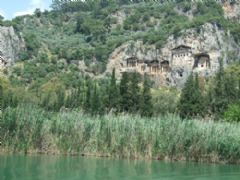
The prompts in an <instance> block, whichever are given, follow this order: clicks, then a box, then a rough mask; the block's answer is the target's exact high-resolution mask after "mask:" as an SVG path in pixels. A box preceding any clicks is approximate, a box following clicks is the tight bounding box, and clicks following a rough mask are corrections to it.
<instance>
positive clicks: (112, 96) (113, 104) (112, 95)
mask: <svg viewBox="0 0 240 180" xmlns="http://www.w3.org/2000/svg"><path fill="white" fill-rule="evenodd" d="M118 100H119V92H118V88H117V83H116V77H115V69H113V71H112V76H111V81H110V86H109V89H108V109H109V110H112V109H115V110H116V109H117V108H118Z"/></svg>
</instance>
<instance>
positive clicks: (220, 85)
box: [211, 60, 227, 115]
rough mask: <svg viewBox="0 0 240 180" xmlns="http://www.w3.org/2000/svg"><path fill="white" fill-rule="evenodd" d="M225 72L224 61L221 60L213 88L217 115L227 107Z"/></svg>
mask: <svg viewBox="0 0 240 180" xmlns="http://www.w3.org/2000/svg"><path fill="white" fill-rule="evenodd" d="M224 79H225V73H224V68H223V61H222V60H220V62H219V70H218V72H217V74H216V78H215V84H214V88H213V101H212V102H211V106H212V111H213V113H215V114H217V115H221V114H223V112H224V111H225V109H226V108H227V100H226V98H225V97H226V94H225V87H224V84H225V83H224Z"/></svg>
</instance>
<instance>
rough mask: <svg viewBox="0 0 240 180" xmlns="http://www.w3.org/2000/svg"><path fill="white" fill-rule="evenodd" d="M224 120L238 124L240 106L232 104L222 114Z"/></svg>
mask: <svg viewBox="0 0 240 180" xmlns="http://www.w3.org/2000/svg"><path fill="white" fill-rule="evenodd" d="M224 119H225V120H226V121H231V122H233V121H234V122H240V104H232V105H230V106H229V107H228V109H227V110H226V111H225V113H224Z"/></svg>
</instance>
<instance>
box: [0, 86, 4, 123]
mask: <svg viewBox="0 0 240 180" xmlns="http://www.w3.org/2000/svg"><path fill="white" fill-rule="evenodd" d="M2 114H3V88H2V85H1V84H0V121H1V120H2Z"/></svg>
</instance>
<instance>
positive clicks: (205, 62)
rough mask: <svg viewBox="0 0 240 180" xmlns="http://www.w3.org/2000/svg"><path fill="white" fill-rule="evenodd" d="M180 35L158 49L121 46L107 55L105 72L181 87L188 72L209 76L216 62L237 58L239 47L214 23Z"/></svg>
mask: <svg viewBox="0 0 240 180" xmlns="http://www.w3.org/2000/svg"><path fill="white" fill-rule="evenodd" d="M182 34H183V35H182V36H180V37H178V38H174V37H173V36H170V37H169V38H168V40H167V42H166V44H165V45H164V46H163V47H162V48H161V49H156V47H155V46H154V45H144V44H143V43H142V42H141V41H137V42H127V43H125V44H123V45H122V46H120V47H118V48H117V49H116V50H115V51H114V52H113V53H112V54H111V56H110V58H109V64H108V65H107V70H106V73H110V72H111V71H112V69H113V68H115V69H116V75H117V77H118V78H120V77H121V73H122V72H124V71H137V72H139V73H141V74H144V73H147V74H149V75H151V77H152V79H153V80H154V81H155V83H156V86H176V87H182V86H183V85H184V83H185V82H186V79H187V77H188V76H189V74H190V73H191V72H197V73H198V74H200V75H201V76H211V75H213V74H214V73H215V72H216V71H217V70H218V67H219V60H220V59H223V62H224V65H227V64H228V63H229V62H230V61H232V60H236V59H237V58H239V57H240V47H239V45H238V44H237V43H235V41H234V39H233V38H232V36H231V35H230V33H229V32H225V31H223V30H222V29H220V28H219V27H218V26H217V25H215V24H210V23H207V24H205V25H203V26H201V27H200V28H199V29H198V30H196V29H189V30H186V31H183V32H182Z"/></svg>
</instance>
